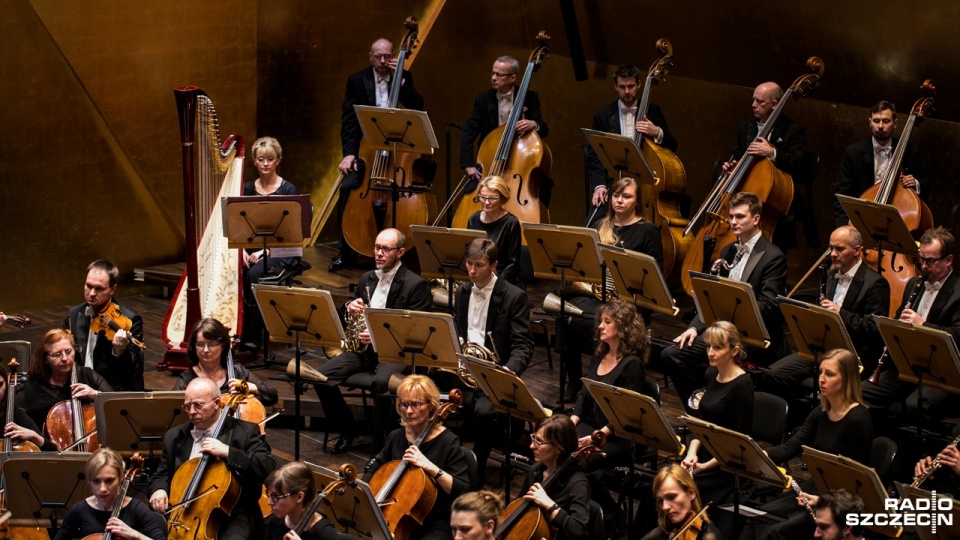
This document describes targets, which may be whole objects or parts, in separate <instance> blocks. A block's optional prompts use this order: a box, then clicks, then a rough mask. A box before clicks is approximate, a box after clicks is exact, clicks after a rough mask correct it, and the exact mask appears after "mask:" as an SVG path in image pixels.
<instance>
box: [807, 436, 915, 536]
mask: <svg viewBox="0 0 960 540" xmlns="http://www.w3.org/2000/svg"><path fill="white" fill-rule="evenodd" d="M864 444H867V441H864ZM802 459H803V462H804V463H806V464H807V469H808V470H809V471H810V477H811V478H812V479H813V483H814V484H816V486H817V491H818V492H819V493H820V494H824V493H826V492H828V491H834V490H838V489H844V490H846V491H847V492H848V493H850V494H851V495H858V496H860V498H861V499H862V500H863V506H864V510H865V511H866V513H870V514H885V513H887V511H886V509H885V507H884V500H885V499H886V498H887V490H886V489H885V488H884V486H883V482H881V481H880V477H879V476H877V471H875V470H873V468H871V467H868V466H866V465H864V464H862V463H860V462H859V461H856V460H853V459H850V458H847V457H843V456H840V455H837V454H828V453H826V452H821V451H820V450H816V449H814V448H810V447H809V446H806V445H804V446H803V456H802ZM865 527H866V528H868V529H870V530H873V531H876V532H878V533H880V534H884V535H886V536H890V537H893V538H896V537H898V536H900V533H901V532H902V531H903V527H898V526H891V525H884V526H880V525H865Z"/></svg>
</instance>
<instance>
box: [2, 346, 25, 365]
mask: <svg viewBox="0 0 960 540" xmlns="http://www.w3.org/2000/svg"><path fill="white" fill-rule="evenodd" d="M13 358H16V359H17V363H18V364H20V365H21V366H29V365H30V342H29V341H23V340H14V341H0V361H2V362H3V363H4V364H6V363H9V362H10V360H11V359H13Z"/></svg>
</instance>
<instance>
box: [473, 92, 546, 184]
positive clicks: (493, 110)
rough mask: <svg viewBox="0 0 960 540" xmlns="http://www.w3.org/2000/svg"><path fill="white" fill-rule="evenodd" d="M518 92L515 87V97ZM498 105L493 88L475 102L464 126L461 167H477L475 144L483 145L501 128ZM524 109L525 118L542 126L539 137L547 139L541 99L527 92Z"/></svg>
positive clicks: (480, 95) (538, 130)
mask: <svg viewBox="0 0 960 540" xmlns="http://www.w3.org/2000/svg"><path fill="white" fill-rule="evenodd" d="M518 90H519V87H517V86H514V87H513V91H514V95H516V92H517V91H518ZM498 105H499V104H498V103H497V91H496V89H493V88H491V89H489V90H487V91H485V92H482V93H481V94H479V95H478V96H477V97H476V99H474V100H473V112H471V113H470V118H467V122H466V123H465V124H464V125H463V133H462V134H461V136H460V167H462V168H466V167H475V166H476V165H477V161H476V159H475V158H474V152H473V148H474V142H475V141H479V142H480V143H481V144H482V143H483V140H484V139H485V138H487V135H489V134H490V132H491V131H493V130H494V129H496V128H498V127H500V112H499V111H500V109H499V106H498ZM523 108H524V113H523V116H524V117H525V118H526V119H527V120H533V121H534V122H536V123H537V125H538V126H540V127H539V128H538V129H537V135H539V136H540V137H541V138H546V136H547V134H548V133H549V132H550V128H549V127H548V126H547V123H546V122H545V121H544V120H543V115H542V114H541V113H540V97H539V96H538V95H537V93H536V92H534V91H533V90H527V95H526V96H525V97H524V100H523Z"/></svg>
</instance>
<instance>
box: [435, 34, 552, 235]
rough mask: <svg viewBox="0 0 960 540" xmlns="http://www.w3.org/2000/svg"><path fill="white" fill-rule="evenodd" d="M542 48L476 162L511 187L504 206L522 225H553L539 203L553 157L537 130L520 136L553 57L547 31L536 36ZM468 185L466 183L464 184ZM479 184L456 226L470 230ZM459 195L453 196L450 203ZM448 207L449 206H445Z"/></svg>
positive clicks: (459, 212) (477, 205)
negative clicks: (538, 78)
mask: <svg viewBox="0 0 960 540" xmlns="http://www.w3.org/2000/svg"><path fill="white" fill-rule="evenodd" d="M537 42H538V43H539V46H538V47H537V48H535V49H534V50H533V52H532V53H530V60H529V62H527V68H526V71H525V72H524V74H523V81H522V82H521V83H520V87H519V88H518V89H517V91H516V95H515V97H514V99H513V111H512V112H511V113H510V117H509V118H508V119H507V122H506V123H505V124H503V125H502V126H500V127H498V128H496V129H494V130H493V131H491V132H490V133H489V134H488V135H487V137H486V138H485V139H484V140H483V142H482V143H481V144H480V152H479V153H478V154H477V163H479V169H480V171H481V174H482V176H484V177H487V176H499V177H501V178H503V180H504V181H505V182H507V184H508V185H509V186H510V199H508V200H507V201H506V203H504V205H503V207H504V208H505V209H506V210H507V211H508V212H510V213H511V214H513V215H515V216H517V219H519V220H520V222H521V223H550V212H549V210H547V207H546V206H545V205H544V204H543V203H542V202H541V201H540V199H539V198H538V197H539V194H540V184H541V183H542V182H544V181H546V180H547V179H548V178H549V177H550V169H551V168H552V167H553V154H551V153H550V148H549V147H548V146H547V145H546V144H545V143H544V142H543V140H541V139H540V135H538V134H537V132H536V131H528V132H527V133H524V134H523V135H520V136H517V122H518V121H519V120H520V117H521V115H522V114H523V104H524V100H525V99H526V97H527V91H528V90H529V89H530V80H531V79H532V78H533V74H534V72H536V71H537V70H538V69H540V65H541V64H542V63H543V61H544V60H546V59H547V57H548V56H549V55H550V49H549V47H548V46H547V44H548V43H549V42H550V36H549V35H547V33H546V31H542V30H541V31H540V33H539V34H537ZM464 185H465V184H464ZM479 193H480V185H479V183H478V184H477V187H476V188H475V189H474V191H472V192H470V193H464V194H463V198H462V199H460V204H459V205H458V206H457V210H456V212H455V213H454V215H453V225H452V226H453V227H456V228H460V229H465V228H467V220H468V219H469V218H470V216H471V215H473V214H474V213H475V212H477V211H479V210H481V209H482V207H481V205H480V199H478V198H477V196H478V195H479ZM458 195H459V190H458V192H456V193H454V194H453V195H452V196H451V201H452V200H454V199H455V198H456V197H457V196H458ZM445 206H446V205H445Z"/></svg>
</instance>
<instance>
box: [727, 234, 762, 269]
mask: <svg viewBox="0 0 960 540" xmlns="http://www.w3.org/2000/svg"><path fill="white" fill-rule="evenodd" d="M761 234H762V233H761V232H760V231H757V234H755V235H754V236H753V238H751V239H750V240H747V242H746V245H745V246H744V247H743V250H744V251H743V256H742V257H740V260H739V261H738V262H737V265H736V266H734V267H733V268H731V269H730V276H729V277H730V279H736V280H738V281H743V269H744V268H746V267H747V259H749V258H750V253H752V252H753V248H754V246H756V245H757V240H759V239H760V235H761Z"/></svg>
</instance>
